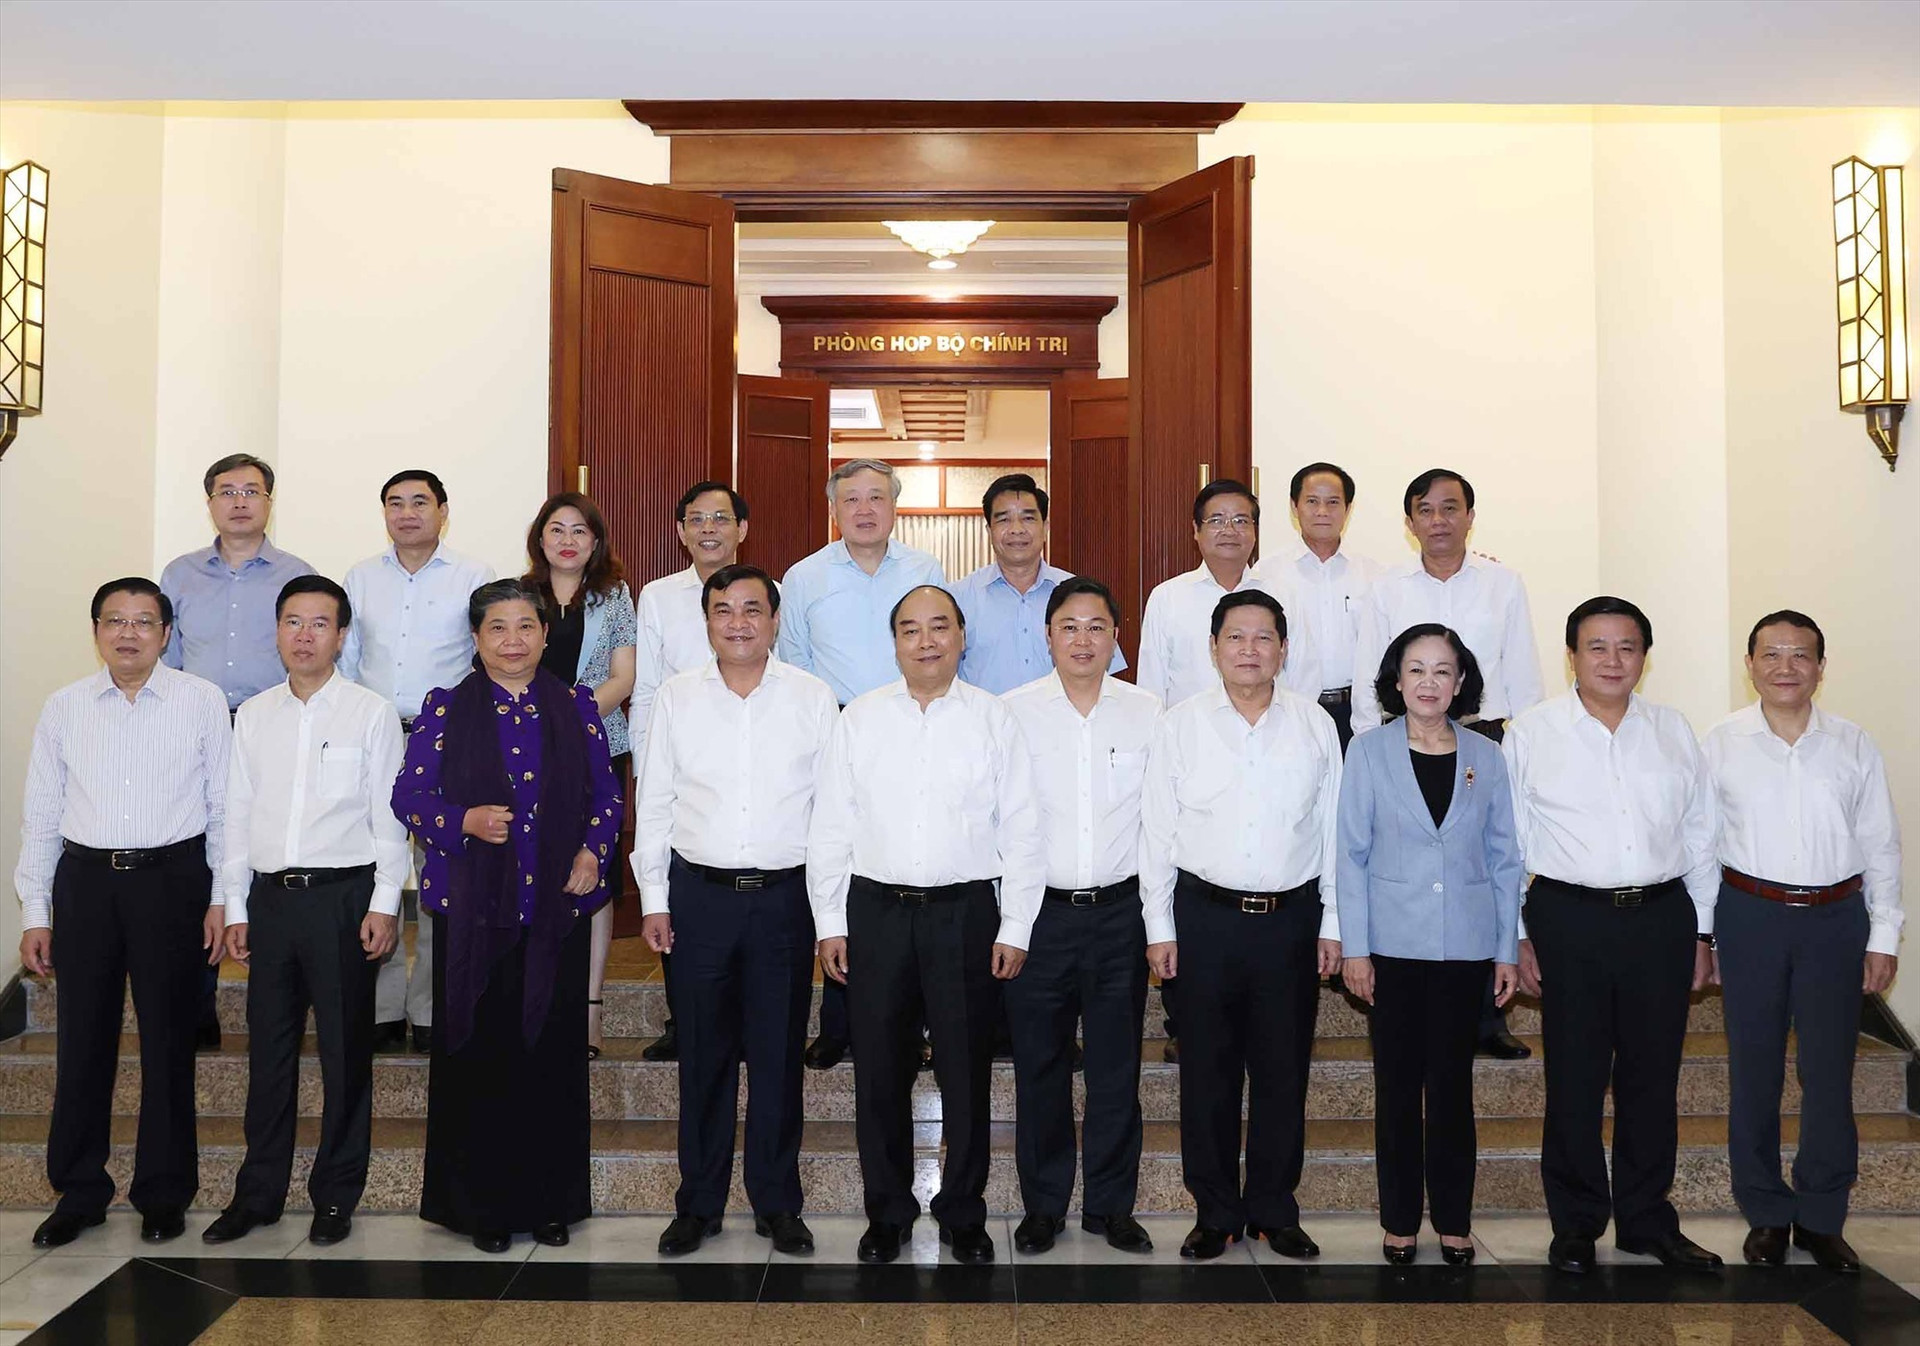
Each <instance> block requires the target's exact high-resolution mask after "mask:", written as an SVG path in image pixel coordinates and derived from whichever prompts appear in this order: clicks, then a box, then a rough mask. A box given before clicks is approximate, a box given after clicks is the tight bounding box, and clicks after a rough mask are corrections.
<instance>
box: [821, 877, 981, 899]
mask: <svg viewBox="0 0 1920 1346" xmlns="http://www.w3.org/2000/svg"><path fill="white" fill-rule="evenodd" d="M850 886H851V887H854V888H859V889H861V890H863V891H865V892H869V893H872V894H874V895H875V896H877V897H884V898H888V899H890V900H892V901H894V902H900V903H903V904H912V905H915V906H925V905H926V904H927V903H929V902H958V901H960V900H961V899H963V898H968V897H977V896H978V895H979V894H981V893H983V892H984V893H988V894H991V893H992V892H993V880H992V879H972V880H969V881H968V882H966V883H942V884H936V885H935V886H933V887H931V888H906V887H902V886H901V885H899V884H896V883H880V882H877V881H875V880H873V879H869V878H863V877H861V876H860V875H858V874H855V875H854V876H853V882H852V884H851V885H850Z"/></svg>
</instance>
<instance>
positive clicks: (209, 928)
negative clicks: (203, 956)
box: [200, 902, 227, 967]
mask: <svg viewBox="0 0 1920 1346" xmlns="http://www.w3.org/2000/svg"><path fill="white" fill-rule="evenodd" d="M200 947H201V948H203V949H205V950H206V951H207V966H208V967H219V966H220V960H221V959H222V958H225V957H226V956H227V908H226V904H225V903H223V902H215V903H214V904H213V905H212V906H210V907H208V908H207V914H206V915H205V916H202V917H201V918H200Z"/></svg>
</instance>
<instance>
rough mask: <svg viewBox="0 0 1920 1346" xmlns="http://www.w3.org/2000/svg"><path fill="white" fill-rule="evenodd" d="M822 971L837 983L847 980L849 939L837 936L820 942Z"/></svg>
mask: <svg viewBox="0 0 1920 1346" xmlns="http://www.w3.org/2000/svg"><path fill="white" fill-rule="evenodd" d="M820 970H821V971H822V972H824V973H826V974H827V975H828V976H829V977H832V978H833V979H834V980H835V981H838V982H844V981H845V980H846V979H847V937H846V936H845V935H836V936H835V937H834V938H832V939H823V940H821V941H820Z"/></svg>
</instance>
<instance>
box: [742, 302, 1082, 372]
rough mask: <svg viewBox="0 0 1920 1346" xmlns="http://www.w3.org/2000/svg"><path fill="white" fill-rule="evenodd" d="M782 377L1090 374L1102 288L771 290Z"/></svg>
mask: <svg viewBox="0 0 1920 1346" xmlns="http://www.w3.org/2000/svg"><path fill="white" fill-rule="evenodd" d="M760 302H761V303H762V304H763V305H765V307H766V309H767V311H768V312H770V313H772V314H773V315H774V317H776V318H778V319H779V320H780V370H781V373H782V374H784V375H786V376H788V377H795V376H803V377H812V378H826V379H834V378H835V376H836V375H846V374H856V373H857V374H859V375H860V376H861V377H862V378H863V379H880V380H882V381H889V380H890V381H909V380H911V381H924V380H928V379H932V380H935V381H945V380H960V379H964V380H965V381H967V382H970V383H992V382H1001V383H1005V382H1026V383H1034V382H1051V381H1052V380H1054V379H1058V378H1092V377H1094V376H1095V375H1096V374H1097V373H1098V371H1099V368H1100V319H1102V318H1103V317H1105V316H1106V315H1107V314H1108V313H1111V312H1112V311H1113V308H1114V306H1115V305H1116V304H1117V303H1118V302H1119V301H1118V299H1117V298H1115V297H1112V296H1107V295H1044V296H981V297H977V298H966V299H939V300H933V299H918V298H912V297H907V296H901V295H823V296H797V295H784V296H775V295H769V296H767V297H765V298H763V299H762V300H761V301H760Z"/></svg>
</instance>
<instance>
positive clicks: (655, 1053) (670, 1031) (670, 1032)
mask: <svg viewBox="0 0 1920 1346" xmlns="http://www.w3.org/2000/svg"><path fill="white" fill-rule="evenodd" d="M640 1059H641V1060H642V1061H678V1060H679V1059H680V1032H679V1030H678V1029H676V1028H675V1027H674V1026H673V1023H672V1021H671V1020H669V1021H668V1023H667V1031H666V1032H664V1033H662V1034H661V1035H660V1036H659V1037H657V1038H655V1039H654V1040H653V1041H652V1042H649V1043H648V1044H647V1045H646V1046H644V1047H642V1048H641V1049H640Z"/></svg>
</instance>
